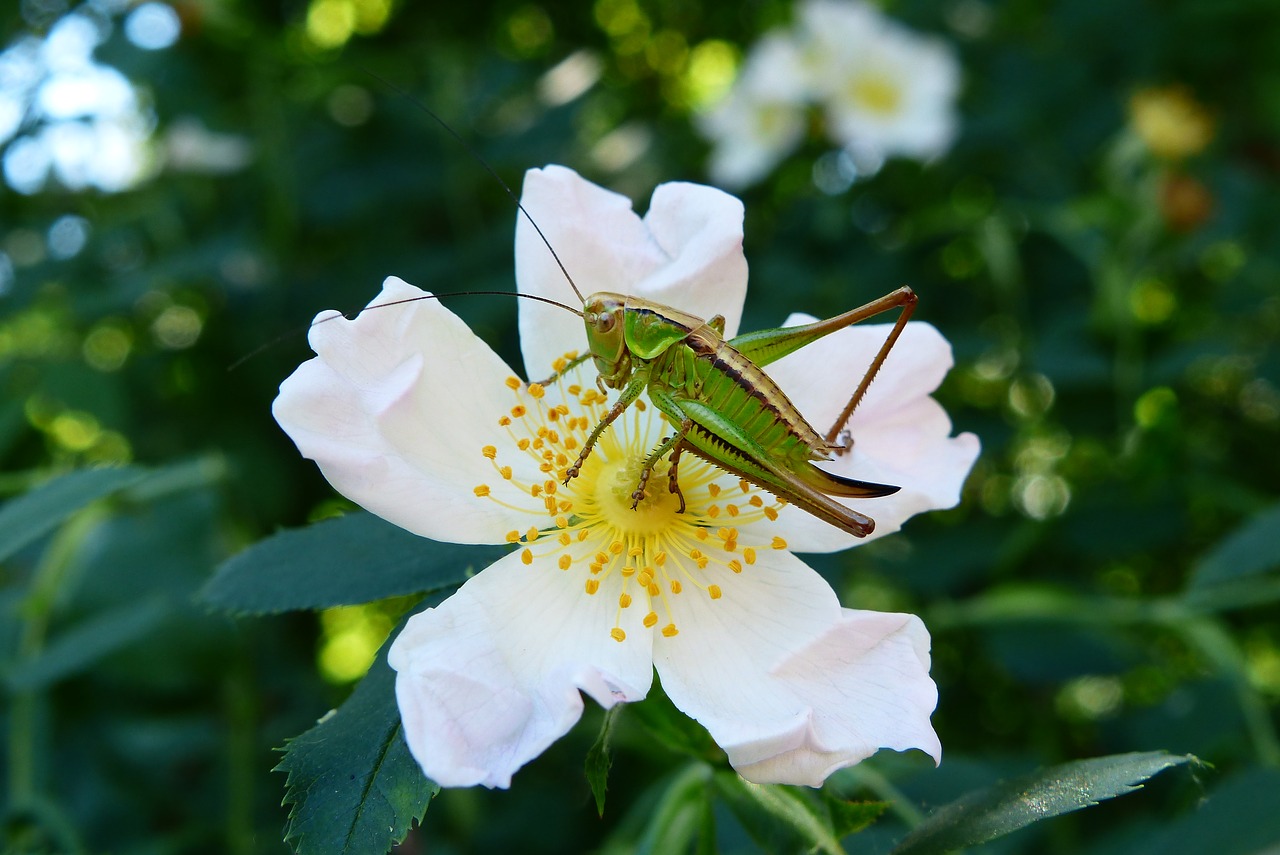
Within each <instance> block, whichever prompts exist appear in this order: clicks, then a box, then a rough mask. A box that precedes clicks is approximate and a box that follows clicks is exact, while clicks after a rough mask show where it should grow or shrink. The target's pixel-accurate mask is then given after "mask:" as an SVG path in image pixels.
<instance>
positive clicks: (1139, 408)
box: [1133, 386, 1178, 428]
mask: <svg viewBox="0 0 1280 855" xmlns="http://www.w3.org/2000/svg"><path fill="white" fill-rule="evenodd" d="M1177 406H1178V396H1177V395H1175V394H1174V391H1173V390H1172V389H1170V388H1169V387H1168V386H1157V387H1156V388H1154V389H1149V390H1147V391H1146V392H1144V393H1143V395H1142V397H1140V398H1139V399H1138V401H1137V403H1136V404H1134V405H1133V419H1134V421H1136V422H1137V423H1138V426H1139V427H1142V428H1153V427H1155V426H1156V425H1157V424H1159V423H1160V421H1161V420H1162V419H1164V418H1165V417H1166V416H1168V415H1172V413H1173V412H1174V410H1175V408H1176V407H1177Z"/></svg>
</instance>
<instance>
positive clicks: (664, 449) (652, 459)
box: [631, 417, 693, 513]
mask: <svg viewBox="0 0 1280 855" xmlns="http://www.w3.org/2000/svg"><path fill="white" fill-rule="evenodd" d="M692 428H693V419H691V418H687V417H686V418H685V420H684V421H683V422H681V423H680V427H679V428H677V429H676V432H675V433H673V434H672V435H671V436H669V437H667V438H666V439H664V440H663V441H662V442H661V443H659V445H658V447H657V448H655V449H654V450H653V451H651V452H649V456H648V457H646V458H645V459H644V463H642V464H641V465H640V481H639V483H638V484H636V489H635V492H633V493H632V494H631V510H633V511H634V510H635V509H636V508H637V507H639V505H640V502H641V501H642V500H643V499H644V496H645V491H644V488H645V485H646V484H647V483H648V482H649V475H650V474H651V473H652V472H653V467H654V464H656V463H657V462H658V461H659V460H661V459H662V457H663V455H665V454H671V457H672V465H673V468H674V462H675V461H676V460H677V459H678V458H679V456H680V443H681V442H683V441H684V438H685V435H686V434H688V433H689V431H690V430H692ZM669 477H670V481H669V485H668V486H669V487H671V492H673V493H675V494H676V495H677V496H679V497H680V510H679V511H677V513H684V494H683V493H681V492H680V488H679V486H678V485H677V484H676V482H675V476H674V475H671V476H669Z"/></svg>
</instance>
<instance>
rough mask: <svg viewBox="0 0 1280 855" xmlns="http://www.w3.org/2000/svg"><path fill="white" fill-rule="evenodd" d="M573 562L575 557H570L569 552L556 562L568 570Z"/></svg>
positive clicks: (562, 568) (561, 567)
mask: <svg viewBox="0 0 1280 855" xmlns="http://www.w3.org/2000/svg"><path fill="white" fill-rule="evenodd" d="M572 563H573V559H572V558H570V557H569V553H567V552H566V553H565V554H564V555H561V556H560V560H559V561H557V562H556V564H557V565H559V567H560V569H561V570H568V569H569V565H570V564H572Z"/></svg>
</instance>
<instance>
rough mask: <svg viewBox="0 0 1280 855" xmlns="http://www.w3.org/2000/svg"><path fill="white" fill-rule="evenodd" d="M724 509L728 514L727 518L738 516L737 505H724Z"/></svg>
mask: <svg viewBox="0 0 1280 855" xmlns="http://www.w3.org/2000/svg"><path fill="white" fill-rule="evenodd" d="M724 509H725V510H726V511H727V512H728V514H729V516H731V517H736V516H737V515H738V506H737V505H725V506H724Z"/></svg>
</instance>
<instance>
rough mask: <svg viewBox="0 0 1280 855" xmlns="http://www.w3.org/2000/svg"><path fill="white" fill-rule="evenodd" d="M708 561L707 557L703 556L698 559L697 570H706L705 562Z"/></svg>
mask: <svg viewBox="0 0 1280 855" xmlns="http://www.w3.org/2000/svg"><path fill="white" fill-rule="evenodd" d="M708 560H709V559H708V558H707V556H705V555H704V556H702V557H701V558H699V559H698V560H697V565H698V569H699V570H706V569H707V561H708Z"/></svg>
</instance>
